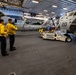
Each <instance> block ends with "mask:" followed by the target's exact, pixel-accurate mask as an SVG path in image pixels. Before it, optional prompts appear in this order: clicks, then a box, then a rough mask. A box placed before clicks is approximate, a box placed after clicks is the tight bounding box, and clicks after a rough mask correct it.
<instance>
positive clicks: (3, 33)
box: [0, 24, 7, 37]
mask: <svg viewBox="0 0 76 75" xmlns="http://www.w3.org/2000/svg"><path fill="white" fill-rule="evenodd" d="M0 36H4V37H6V36H7V31H6V28H5V26H4V25H3V24H0Z"/></svg>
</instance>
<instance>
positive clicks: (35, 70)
mask: <svg viewBox="0 0 76 75" xmlns="http://www.w3.org/2000/svg"><path fill="white" fill-rule="evenodd" d="M7 42H8V40H7ZM15 46H16V47H17V50H16V51H13V52H10V51H9V44H8V46H7V50H8V52H9V54H10V55H9V56H7V57H2V56H1V54H0V75H9V73H11V72H15V73H16V74H17V75H76V39H74V40H73V42H71V43H66V42H60V41H50V40H43V39H41V38H39V35H38V33H37V32H33V31H29V32H28V31H26V32H17V35H16V42H15Z"/></svg>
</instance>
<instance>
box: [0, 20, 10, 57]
mask: <svg viewBox="0 0 76 75" xmlns="http://www.w3.org/2000/svg"><path fill="white" fill-rule="evenodd" d="M6 37H7V31H6V30H5V26H4V20H2V19H0V42H1V54H2V56H7V55H9V54H8V53H7V51H6V44H7V43H6Z"/></svg>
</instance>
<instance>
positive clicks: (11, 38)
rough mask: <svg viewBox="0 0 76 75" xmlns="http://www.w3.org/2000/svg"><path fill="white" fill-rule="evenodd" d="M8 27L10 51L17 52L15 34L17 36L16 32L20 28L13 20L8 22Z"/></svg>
mask: <svg viewBox="0 0 76 75" xmlns="http://www.w3.org/2000/svg"><path fill="white" fill-rule="evenodd" d="M6 27H7V32H8V35H9V43H10V51H14V50H16V47H14V42H15V34H16V30H17V29H18V28H17V26H15V25H14V24H12V19H9V20H8V23H7V26H6Z"/></svg>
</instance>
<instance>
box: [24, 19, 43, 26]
mask: <svg viewBox="0 0 76 75" xmlns="http://www.w3.org/2000/svg"><path fill="white" fill-rule="evenodd" d="M25 23H26V24H30V25H42V24H43V20H37V19H26V21H25Z"/></svg>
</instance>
